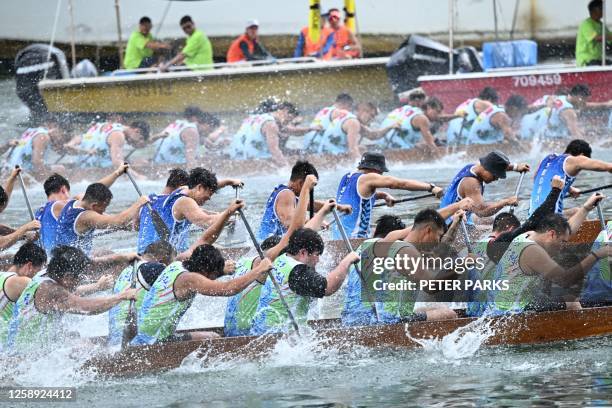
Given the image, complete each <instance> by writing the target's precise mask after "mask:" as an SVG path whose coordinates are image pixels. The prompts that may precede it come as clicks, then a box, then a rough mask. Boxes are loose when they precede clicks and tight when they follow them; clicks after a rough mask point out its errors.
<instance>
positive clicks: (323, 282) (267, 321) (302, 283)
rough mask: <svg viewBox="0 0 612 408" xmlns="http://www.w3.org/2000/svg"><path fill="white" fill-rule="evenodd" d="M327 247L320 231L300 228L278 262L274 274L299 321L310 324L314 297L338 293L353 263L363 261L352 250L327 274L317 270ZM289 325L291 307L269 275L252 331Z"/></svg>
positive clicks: (277, 330)
mask: <svg viewBox="0 0 612 408" xmlns="http://www.w3.org/2000/svg"><path fill="white" fill-rule="evenodd" d="M323 249H324V244H323V239H322V238H321V236H320V235H319V234H318V233H317V232H315V231H313V230H311V229H309V228H300V229H298V230H297V231H295V232H294V233H293V234H291V237H290V238H289V244H288V245H287V248H286V251H285V253H284V254H283V255H281V256H279V257H278V258H276V260H275V261H274V269H273V276H274V278H275V279H276V281H277V282H278V284H279V285H280V287H281V290H282V295H283V297H284V299H285V300H286V302H287V304H288V306H289V308H290V310H291V312H292V314H293V316H295V319H296V321H297V323H298V324H303V323H306V318H307V316H308V310H309V308H310V304H311V301H312V299H313V298H323V297H325V296H331V295H333V294H334V293H336V291H338V289H340V287H341V286H342V282H344V279H345V278H346V275H347V273H348V270H349V268H350V266H351V264H352V263H354V262H357V261H359V255H358V254H357V253H355V252H351V253H349V254H348V255H347V256H345V257H344V258H343V259H342V260H341V261H340V263H339V264H338V266H337V267H336V268H334V269H333V270H332V271H330V272H329V273H328V274H327V275H326V276H323V275H321V274H319V273H317V271H316V270H315V267H316V265H317V263H318V262H319V257H320V256H321V255H322V254H323ZM289 327H290V321H289V315H288V313H287V309H285V306H284V305H283V302H281V301H280V296H279V294H278V292H277V291H276V289H275V288H274V285H273V283H272V280H271V279H270V278H268V279H267V280H266V283H265V284H264V286H263V288H262V289H261V295H260V298H259V305H258V307H257V312H256V313H255V318H254V320H253V327H252V328H251V332H250V334H251V335H261V334H265V333H271V332H284V331H287V330H288V329H289Z"/></svg>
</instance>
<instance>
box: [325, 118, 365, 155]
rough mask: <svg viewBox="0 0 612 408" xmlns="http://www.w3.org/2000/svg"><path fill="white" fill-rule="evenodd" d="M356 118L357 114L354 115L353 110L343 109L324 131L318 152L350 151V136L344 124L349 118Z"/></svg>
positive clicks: (340, 152)
mask: <svg viewBox="0 0 612 408" xmlns="http://www.w3.org/2000/svg"><path fill="white" fill-rule="evenodd" d="M356 118H357V116H355V115H353V114H352V113H351V112H348V111H341V113H340V114H339V115H338V116H336V118H334V119H333V120H332V121H331V123H330V125H329V127H328V128H327V129H326V130H325V132H324V133H323V137H322V138H321V146H320V148H319V152H318V153H330V154H342V153H346V152H347V151H348V138H347V134H346V132H345V131H344V129H343V128H342V126H343V125H344V122H346V121H347V120H349V119H356Z"/></svg>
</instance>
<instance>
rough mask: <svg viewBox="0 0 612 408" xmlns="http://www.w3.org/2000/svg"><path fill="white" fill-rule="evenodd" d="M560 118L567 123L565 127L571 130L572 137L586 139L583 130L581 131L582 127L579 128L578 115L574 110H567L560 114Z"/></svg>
mask: <svg viewBox="0 0 612 408" xmlns="http://www.w3.org/2000/svg"><path fill="white" fill-rule="evenodd" d="M559 116H561V120H563V122H565V126H566V127H567V130H569V132H570V135H572V137H575V138H582V137H584V133H583V132H582V129H580V127H579V126H578V115H577V114H576V111H575V110H574V109H565V110H563V111H562V112H561V113H560V115H559Z"/></svg>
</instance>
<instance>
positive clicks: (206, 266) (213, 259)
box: [183, 244, 225, 280]
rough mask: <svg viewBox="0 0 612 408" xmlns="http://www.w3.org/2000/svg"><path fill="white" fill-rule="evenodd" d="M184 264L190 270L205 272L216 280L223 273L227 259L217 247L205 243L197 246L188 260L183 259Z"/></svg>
mask: <svg viewBox="0 0 612 408" xmlns="http://www.w3.org/2000/svg"><path fill="white" fill-rule="evenodd" d="M183 266H184V267H185V269H187V270H188V271H189V272H196V273H202V272H203V273H204V274H205V275H206V276H207V277H208V278H209V279H213V280H214V279H217V278H218V277H219V276H222V275H223V268H224V266H225V259H223V255H221V252H220V251H219V250H218V249H217V248H215V247H214V246H212V245H208V244H204V245H200V246H199V247H197V248H196V249H195V250H194V251H193V253H192V254H191V257H190V258H189V259H188V260H186V261H183Z"/></svg>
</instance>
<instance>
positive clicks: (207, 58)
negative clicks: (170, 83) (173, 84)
mask: <svg viewBox="0 0 612 408" xmlns="http://www.w3.org/2000/svg"><path fill="white" fill-rule="evenodd" d="M180 25H181V28H182V29H183V31H184V32H185V34H187V41H186V42H185V47H183V50H182V51H181V52H179V53H178V54H176V56H175V57H174V58H172V59H171V60H170V61H168V62H167V63H166V64H164V65H162V66H161V67H160V68H161V70H162V71H166V70H167V69H168V67H170V66H171V65H179V64H181V63H183V62H184V63H185V65H187V67H189V68H190V69H210V68H212V66H211V67H202V66H203V65H212V63H213V50H212V45H211V43H210V40H209V39H208V37H207V36H206V34H204V32H203V31H202V30H198V29H196V27H195V24H194V22H193V20H192V19H191V17H190V16H184V17H183V18H181V21H180Z"/></svg>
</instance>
